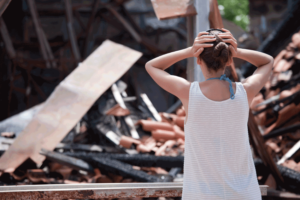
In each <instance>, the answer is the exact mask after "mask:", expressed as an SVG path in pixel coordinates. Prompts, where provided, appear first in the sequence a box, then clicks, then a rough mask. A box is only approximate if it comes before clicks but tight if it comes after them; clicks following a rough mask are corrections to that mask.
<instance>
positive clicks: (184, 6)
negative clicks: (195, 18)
mask: <svg viewBox="0 0 300 200" xmlns="http://www.w3.org/2000/svg"><path fill="white" fill-rule="evenodd" d="M151 2H152V5H153V8H154V11H155V14H156V16H157V18H158V19H159V20H163V19H170V18H176V17H186V16H192V15H197V11H196V8H195V7H194V5H193V3H194V1H192V0H175V1H174V0H173V1H169V0H151Z"/></svg>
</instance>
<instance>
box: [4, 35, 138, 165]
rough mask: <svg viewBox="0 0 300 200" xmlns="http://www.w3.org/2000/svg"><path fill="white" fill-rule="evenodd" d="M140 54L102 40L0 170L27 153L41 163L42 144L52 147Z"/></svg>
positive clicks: (54, 95) (48, 103) (62, 85)
mask: <svg viewBox="0 0 300 200" xmlns="http://www.w3.org/2000/svg"><path fill="white" fill-rule="evenodd" d="M140 56H141V53H140V52H137V51H135V50H132V49H130V48H127V47H125V46H123V45H120V44H116V43H114V42H111V41H109V40H106V41H105V42H103V44H102V45H101V46H100V47H98V48H97V49H96V50H95V51H94V52H93V53H92V54H91V55H90V56H89V57H88V58H87V59H86V60H85V61H84V62H83V63H81V64H80V65H79V66H78V67H77V68H76V69H75V70H74V71H73V72H72V73H71V74H70V75H69V76H68V77H67V78H66V79H65V80H63V81H62V82H61V83H60V84H59V85H58V86H57V87H56V89H55V90H54V91H53V93H52V94H51V96H50V97H49V98H48V99H47V101H46V102H45V103H44V106H43V107H42V109H41V110H40V111H39V112H38V113H37V114H36V115H35V116H34V117H33V119H32V121H31V122H30V123H29V124H28V125H27V127H26V128H25V129H24V130H23V132H21V133H20V135H19V136H18V137H17V138H16V140H15V142H14V143H13V144H12V146H11V147H10V148H9V149H8V150H7V151H6V152H5V153H4V154H3V156H2V157H1V158H0V170H7V169H9V168H11V169H10V170H13V169H15V168H16V167H18V166H19V165H20V164H22V163H23V162H24V161H25V160H26V159H27V158H28V157H30V158H31V159H32V160H33V161H35V162H36V163H37V164H38V165H39V164H41V163H42V162H43V160H44V156H41V155H40V154H39V151H40V150H41V148H44V149H47V150H53V149H54V148H55V146H56V145H57V144H58V143H59V142H60V141H61V140H62V139H63V138H64V137H65V136H66V135H67V133H68V132H69V131H70V130H71V129H72V128H73V127H74V126H75V125H76V123H77V122H78V121H79V120H80V119H81V118H82V116H83V115H84V114H85V113H86V112H87V111H88V109H89V108H90V107H91V106H92V105H93V103H94V102H95V101H96V100H97V99H98V98H99V97H100V95H101V94H102V93H103V92H105V91H106V90H107V89H108V88H109V87H110V86H111V85H112V84H113V83H114V82H115V81H117V80H118V79H119V78H120V77H121V76H122V75H123V74H124V73H125V72H126V71H127V70H128V69H129V68H130V67H131V66H132V65H133V64H134V63H135V62H136V60H137V59H139V58H140Z"/></svg>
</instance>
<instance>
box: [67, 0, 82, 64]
mask: <svg viewBox="0 0 300 200" xmlns="http://www.w3.org/2000/svg"><path fill="white" fill-rule="evenodd" d="M65 8H66V16H67V27H68V33H69V39H70V41H71V46H72V52H73V54H74V57H75V59H76V61H77V62H80V60H81V57H80V53H79V49H78V45H77V40H76V34H75V31H74V29H73V14H72V3H71V0H65Z"/></svg>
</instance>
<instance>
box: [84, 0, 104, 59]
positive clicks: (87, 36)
mask: <svg viewBox="0 0 300 200" xmlns="http://www.w3.org/2000/svg"><path fill="white" fill-rule="evenodd" d="M99 5H100V1H98V0H94V3H93V5H92V12H91V16H90V18H89V21H88V24H87V26H86V30H85V33H84V37H85V40H84V43H83V52H84V54H83V55H85V56H87V53H88V52H87V49H88V42H89V40H90V38H91V36H90V35H91V34H92V33H93V26H92V24H93V22H94V19H95V17H96V14H97V11H98V7H99Z"/></svg>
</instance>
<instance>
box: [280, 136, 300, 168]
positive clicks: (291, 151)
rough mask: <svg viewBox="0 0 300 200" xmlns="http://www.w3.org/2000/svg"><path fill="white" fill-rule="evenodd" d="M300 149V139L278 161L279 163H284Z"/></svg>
mask: <svg viewBox="0 0 300 200" xmlns="http://www.w3.org/2000/svg"><path fill="white" fill-rule="evenodd" d="M299 149H300V140H299V141H298V142H297V143H296V144H295V145H294V146H293V147H292V148H291V149H290V150H289V151H288V152H287V153H286V154H284V156H282V158H281V159H280V160H279V161H278V162H277V165H280V164H282V163H284V162H285V161H286V160H287V159H289V158H290V157H291V156H292V155H294V154H295V153H296V152H297V151H298V150H299Z"/></svg>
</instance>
